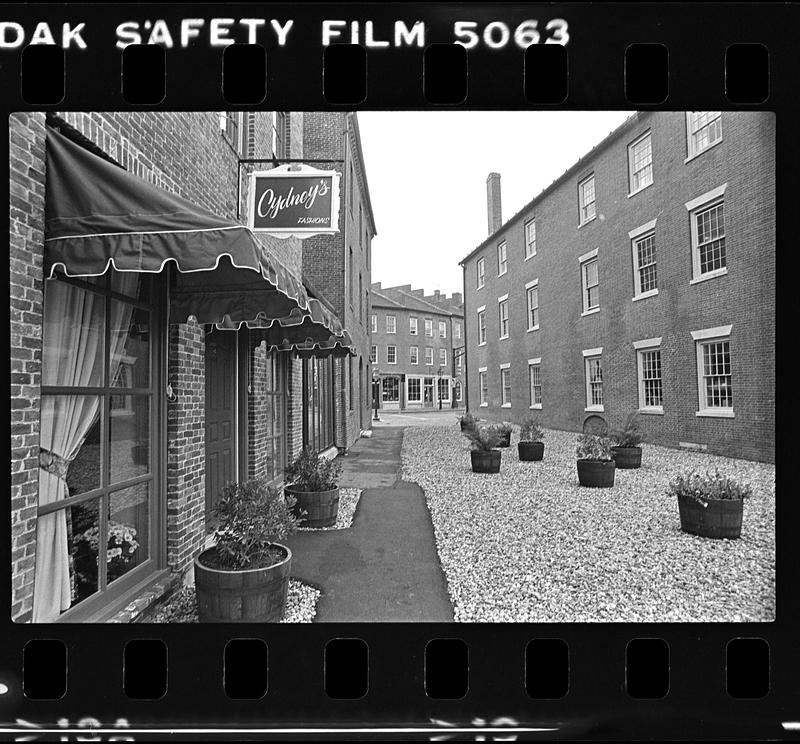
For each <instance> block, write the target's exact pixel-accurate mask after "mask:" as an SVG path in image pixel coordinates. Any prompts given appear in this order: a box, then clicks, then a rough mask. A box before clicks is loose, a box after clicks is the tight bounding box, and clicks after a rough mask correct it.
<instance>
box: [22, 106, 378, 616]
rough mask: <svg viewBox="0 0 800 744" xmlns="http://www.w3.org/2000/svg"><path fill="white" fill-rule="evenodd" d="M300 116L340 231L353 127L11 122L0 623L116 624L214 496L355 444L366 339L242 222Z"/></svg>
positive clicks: (359, 188)
mask: <svg viewBox="0 0 800 744" xmlns="http://www.w3.org/2000/svg"><path fill="white" fill-rule="evenodd" d="M306 116H308V118H309V121H310V122H311V124H312V130H314V131H315V130H316V129H317V127H320V128H324V126H325V124H324V120H325V118H326V117H328V116H330V118H331V121H332V122H333V124H332V127H333V128H334V129H336V130H339V131H341V132H347V135H346V137H347V141H348V142H349V143H350V145H349V149H347V148H345V149H344V150H342V148H341V147H338V148H337V147H336V146H335V142H334V141H333V140H326V139H325V138H321V137H315V135H314V133H313V131H312V132H311V133H309V134H308V137H309V143H310V144H309V146H310V147H311V149H312V150H313V155H310V156H308V157H311V158H313V159H314V160H316V161H319V162H315V163H314V167H317V168H321V165H320V163H321V162H322V161H323V160H330V161H331V163H332V165H333V167H336V168H337V169H338V170H339V171H340V173H341V174H342V181H341V183H340V191H341V193H342V199H341V207H340V210H339V216H340V224H339V231H340V232H339V234H340V235H342V234H343V233H344V231H345V229H348V230H349V229H350V227H349V226H350V224H351V218H350V215H351V214H352V213H353V210H354V208H355V204H356V201H355V200H356V199H358V204H359V205H368V204H369V197H368V194H367V191H366V189H367V186H366V178H365V177H364V175H363V161H362V159H361V158H360V146H359V144H358V130H357V123H356V122H355V117H354V116H352V115H347V114H338V113H337V114H330V115H327V114H310V115H304V114H303V113H300V112H294V113H283V112H259V113H245V112H228V113H222V114H220V113H218V112H206V113H161V112H145V113H103V114H96V113H94V114H80V113H78V114H76V113H60V112H58V113H55V114H47V115H45V114H44V113H24V114H22V113H21V114H15V115H13V116H12V117H11V118H10V141H9V147H10V160H9V163H10V191H11V199H10V212H9V218H10V349H9V352H10V382H11V390H10V393H11V404H10V413H11V416H10V427H11V522H12V545H11V558H12V577H13V580H12V616H13V618H14V620H16V621H18V622H29V621H33V622H50V621H55V620H61V621H67V622H102V621H108V620H111V619H113V620H117V621H124V620H129V619H131V618H132V617H134V616H135V615H136V614H138V612H139V611H140V610H141V608H142V607H143V606H145V605H146V604H147V603H148V602H150V601H152V600H153V599H154V598H155V597H156V596H157V595H158V594H159V593H160V592H163V591H164V590H165V587H166V586H167V585H168V584H169V583H170V582H171V581H174V580H176V577H180V576H185V575H186V573H187V571H189V570H190V568H191V563H192V560H193V558H194V556H195V555H196V554H197V553H198V552H199V551H200V550H201V549H202V548H203V547H204V546H205V543H206V539H207V535H206V533H207V517H208V516H209V513H210V508H211V507H212V506H213V504H214V502H215V500H216V499H217V498H218V495H219V492H220V490H221V488H222V487H223V486H224V484H225V483H226V482H228V481H231V480H242V479H245V478H250V477H262V478H266V479H268V480H269V481H270V482H272V483H274V484H276V485H280V484H281V483H282V482H283V477H284V476H283V471H284V467H285V465H286V464H287V463H288V462H289V461H290V460H291V459H293V458H294V457H296V456H297V455H298V454H299V453H300V452H301V450H302V449H303V448H304V447H310V448H313V449H315V450H317V451H320V452H324V453H327V454H331V455H334V454H336V453H337V452H338V451H341V450H342V449H344V448H346V447H348V446H349V445H350V444H352V442H353V441H355V440H356V439H357V438H358V436H359V435H360V433H361V428H362V425H361V422H360V421H359V417H358V416H357V415H353V412H352V411H350V410H348V406H350V405H352V404H351V403H350V401H351V400H356V401H359V402H358V403H357V405H358V406H359V408H363V407H364V405H365V404H364V403H363V400H364V399H366V400H367V403H366V406H367V407H368V397H366V394H365V395H363V396H362V395H360V391H366V383H364V384H362V385H360V387H359V388H357V389H356V388H354V387H353V386H352V382H353V373H352V372H350V370H351V369H352V367H353V365H352V363H351V360H356V362H358V360H361V361H362V363H363V360H365V359H367V358H368V354H369V338H368V329H366V330H365V328H366V326H365V324H364V323H363V322H362V323H361V326H360V327H359V325H358V323H357V322H356V317H355V316H354V315H353V314H352V313H351V312H349V308H348V307H346V306H345V303H344V297H345V296H346V294H347V293H348V292H349V291H351V290H352V286H351V284H350V281H349V280H348V279H347V278H346V277H344V281H342V279H343V277H341V276H340V275H341V273H342V270H341V264H340V260H339V258H338V257H337V256H335V255H333V254H332V250H329V249H328V248H326V249H325V250H322V251H321V252H318V253H317V254H316V255H314V253H313V250H314V249H313V248H312V244H309V245H304V244H303V242H302V241H301V240H300V239H299V238H297V237H288V238H280V239H279V238H277V237H274V236H269V235H266V234H264V233H257V234H254V233H251V232H250V231H249V230H246V229H245V228H244V227H243V226H242V225H243V224H245V222H246V217H247V209H248V206H247V204H248V200H247V197H248V194H247V189H248V178H247V174H248V172H250V171H252V170H268V169H270V168H272V167H274V166H276V165H279V164H280V163H281V162H282V161H291V162H296V161H302V160H303V159H304V158H305V157H306V155H305V154H304V148H305V145H306V131H305V128H304V119H305V117H306ZM252 160H258V161H259V162H248V161H252ZM339 160H342V161H343V162H342V163H339V162H338V161H339ZM351 163H353V164H355V165H354V167H357V168H358V170H359V172H360V176H359V182H358V184H357V185H355V184H353V183H352V182H351V181H348V178H349V175H348V168H350V164H351ZM87 205H88V208H87ZM363 208H364V207H363V206H362V209H363ZM71 209H72V210H73V211H72V212H70V210H71ZM81 210H83V211H81ZM101 222H102V225H103V229H100V228H98V227H97V225H98V224H101ZM345 225H347V228H345ZM364 231H365V234H366V235H368V236H369V238H371V236H372V235H374V224H373V221H372V217H371V211H369V218H368V225H367V226H366V227H365V228H364ZM336 237H338V236H336ZM311 240H313V239H311ZM330 243H331V245H333V244H334V243H335V240H334V241H330ZM359 250H360V251H361V254H362V255H363V256H364V262H365V265H366V267H367V268H366V270H364V269H362V272H361V273H362V283H365V285H366V286H368V285H369V273H368V271H369V270H368V267H369V263H370V261H369V239H367V240H366V242H360V243H359ZM328 263H330V264H332V265H333V267H334V268H333V269H332V271H331V272H329V274H328V275H327V276H326V275H325V274H324V267H325V266H326V265H327V264H328ZM320 270H322V271H320ZM337 277H338V278H337ZM347 323H350V324H353V326H354V334H353V336H350V335H349V333H348V328H347V325H346V324H347ZM348 372H349V375H348ZM366 374H367V373H366V372H365V375H366ZM368 421H369V417H368V416H367V417H366V419H365V423H366V422H368ZM366 425H367V426H368V425H369V424H368V423H367V424H366ZM104 545H108V550H107V551H106V560H105V561H101V560H100V559H99V556H100V555H102V552H103V546H104Z"/></svg>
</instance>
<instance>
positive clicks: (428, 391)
mask: <svg viewBox="0 0 800 744" xmlns="http://www.w3.org/2000/svg"><path fill="white" fill-rule="evenodd" d="M422 393H423V397H422V405H423V406H424V407H425V408H433V404H434V401H435V397H434V388H433V377H426V378H425V379H424V384H423V386H422Z"/></svg>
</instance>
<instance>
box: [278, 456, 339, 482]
mask: <svg viewBox="0 0 800 744" xmlns="http://www.w3.org/2000/svg"><path fill="white" fill-rule="evenodd" d="M341 473H342V466H341V464H340V463H339V462H338V461H337V460H330V459H328V458H327V457H320V456H319V455H318V454H316V453H314V452H312V451H311V450H310V449H307V450H305V451H303V452H302V454H301V455H300V456H299V457H298V458H297V459H296V460H295V461H294V462H293V463H292V464H291V465H290V466H289V467H288V468H286V476H287V477H288V478H290V479H291V480H292V487H293V488H296V489H297V490H298V491H330V490H331V489H333V488H336V484H337V483H338V482H339V476H340V475H341Z"/></svg>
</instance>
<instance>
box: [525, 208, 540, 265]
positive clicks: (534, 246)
mask: <svg viewBox="0 0 800 744" xmlns="http://www.w3.org/2000/svg"><path fill="white" fill-rule="evenodd" d="M531 223H533V224H534V225H535V224H536V218H535V217H531V219H529V220H528V221H527V222H525V223H524V224H523V227H522V240H523V242H524V243H525V250H524V253H525V260H526V261H530V260H531V259H532V258H533V257H534V256H535V255H536V253H537V251H536V240H534V241H533V253H531V254H530V255H528V225H530V224H531Z"/></svg>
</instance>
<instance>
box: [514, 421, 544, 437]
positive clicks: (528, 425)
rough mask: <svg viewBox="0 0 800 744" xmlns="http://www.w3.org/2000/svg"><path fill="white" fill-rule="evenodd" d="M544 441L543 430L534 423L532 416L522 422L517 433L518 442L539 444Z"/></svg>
mask: <svg viewBox="0 0 800 744" xmlns="http://www.w3.org/2000/svg"><path fill="white" fill-rule="evenodd" d="M543 439H544V429H542V427H541V426H539V424H537V423H536V421H535V419H534V418H533V417H532V416H529V417H528V418H526V419H525V420H524V421H523V422H522V428H521V429H520V432H519V441H520V442H541V441H542V440H543Z"/></svg>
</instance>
